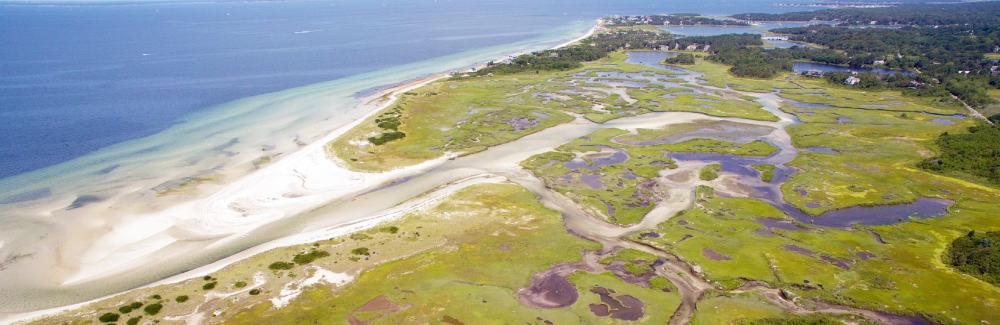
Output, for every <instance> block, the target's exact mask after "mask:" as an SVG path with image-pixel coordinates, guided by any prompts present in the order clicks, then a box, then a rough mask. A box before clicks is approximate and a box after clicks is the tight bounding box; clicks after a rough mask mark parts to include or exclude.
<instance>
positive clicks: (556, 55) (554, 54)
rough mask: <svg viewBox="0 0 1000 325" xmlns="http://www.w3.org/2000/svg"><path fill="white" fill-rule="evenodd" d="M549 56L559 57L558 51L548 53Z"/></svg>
mask: <svg viewBox="0 0 1000 325" xmlns="http://www.w3.org/2000/svg"><path fill="white" fill-rule="evenodd" d="M549 57H550V58H558V57H559V52H552V53H549Z"/></svg>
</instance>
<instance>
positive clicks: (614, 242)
mask: <svg viewBox="0 0 1000 325" xmlns="http://www.w3.org/2000/svg"><path fill="white" fill-rule="evenodd" d="M635 54H638V55H635ZM657 54H659V56H658V55H657ZM663 56H665V53H653V52H635V53H630V59H629V61H627V62H630V63H637V64H644V65H647V66H653V67H655V68H660V69H669V70H671V71H672V72H674V73H681V75H679V76H675V77H680V78H682V79H684V80H685V81H686V82H688V83H692V84H696V83H697V82H696V80H697V79H698V78H699V77H700V76H701V75H700V74H698V73H695V72H691V71H687V70H680V69H677V68H673V67H665V66H662V65H659V64H658V63H656V62H658V61H660V60H662V59H663ZM702 87H704V88H706V89H709V90H721V89H717V88H712V87H705V86H702ZM729 91H731V90H729ZM740 94H741V95H747V96H754V97H756V98H757V101H758V102H759V103H760V104H762V105H763V107H764V109H765V110H767V111H768V112H770V113H772V114H774V115H775V116H778V117H779V118H780V120H779V121H777V122H764V121H755V120H746V119H740V118H721V117H713V116H707V115H703V114H697V113H683V112H667V113H650V114H644V115H640V116H635V117H626V118H620V119H615V120H612V121H609V122H607V123H604V124H597V123H594V122H591V121H589V120H586V119H584V118H582V117H578V118H577V119H576V120H574V121H572V122H570V123H566V124H562V125H558V126H555V127H552V128H549V129H546V130H542V131H540V132H537V133H535V134H532V135H529V136H526V137H524V138H521V139H518V140H515V141H513V142H509V143H506V144H502V145H498V146H495V147H491V148H489V149H488V150H486V151H484V152H481V153H477V154H473V155H468V156H464V157H458V158H456V159H453V160H448V161H444V162H443V163H441V164H440V165H438V166H436V167H434V168H432V169H430V170H428V171H426V172H424V173H421V174H419V175H415V176H411V177H408V178H403V179H398V180H396V181H394V182H392V183H389V184H387V185H383V186H381V187H379V188H377V189H374V190H371V191H368V192H366V193H363V194H360V195H358V196H357V197H369V198H373V199H370V200H365V201H364V202H363V203H358V202H352V201H351V200H349V199H344V200H340V201H337V202H335V203H332V204H329V205H326V206H324V207H322V208H319V209H316V210H313V211H311V212H309V213H306V214H303V215H299V216H296V217H293V218H287V219H284V220H282V221H279V222H277V223H275V224H272V225H271V226H268V227H265V228H268V229H261V230H260V231H262V232H271V233H289V234H290V233H301V232H303V229H302V227H303V225H305V228H306V231H309V230H311V229H322V228H326V227H336V226H337V225H339V224H345V223H351V222H352V221H356V220H360V219H364V218H367V217H369V216H372V215H380V214H381V213H384V211H388V210H390V209H391V208H392V207H394V206H397V205H399V204H403V203H404V202H407V201H410V202H409V203H407V204H408V205H412V204H419V202H420V201H421V200H429V199H432V198H433V197H434V196H433V195H423V196H421V197H417V198H413V196H412V195H413V193H433V192H434V191H435V189H437V188H444V187H446V186H447V185H449V184H453V185H458V184H463V183H470V182H465V180H468V179H473V178H476V177H480V176H487V175H489V176H501V177H504V178H506V179H508V180H510V181H512V182H515V183H517V184H520V185H521V186H523V187H525V188H527V189H528V190H530V191H532V192H534V193H535V194H537V195H538V196H539V197H541V200H542V202H543V203H544V204H545V206H547V207H549V208H551V209H554V210H557V211H559V212H560V213H562V215H563V217H564V219H565V224H566V228H567V229H568V230H569V231H571V232H572V233H573V234H576V235H577V236H580V237H583V238H586V239H590V240H593V241H597V242H600V243H602V244H603V245H604V247H605V248H604V252H609V251H612V250H614V249H617V248H633V249H638V250H642V251H645V252H648V253H652V254H654V255H656V256H658V257H659V258H660V263H658V264H659V266H658V267H657V268H656V274H657V275H660V276H663V277H665V278H667V279H669V280H670V281H671V282H673V284H674V285H675V286H676V287H677V288H678V289H679V291H680V294H681V297H682V303H681V305H680V307H679V308H678V310H677V311H676V312H675V314H674V317H673V318H672V319H671V320H670V324H685V323H687V321H688V319H689V318H690V317H691V315H692V314H693V312H694V310H695V304H696V303H697V301H698V300H699V299H700V297H701V296H702V294H703V293H704V292H705V291H707V290H711V289H714V288H715V286H713V285H712V284H710V283H708V282H706V281H705V280H704V279H703V278H702V277H701V276H699V275H698V274H697V273H696V272H695V271H694V270H693V269H692V267H691V266H690V265H688V264H687V263H686V262H684V261H682V260H681V259H679V258H678V257H676V256H674V255H671V254H668V253H666V252H663V251H661V250H658V249H655V248H652V247H648V246H645V245H643V244H639V243H635V242H632V241H629V240H625V239H623V237H624V236H628V235H632V234H636V233H641V232H645V231H649V230H651V229H654V228H655V227H656V226H657V225H658V224H660V223H662V222H664V221H666V220H668V219H669V218H670V217H672V216H674V215H675V214H676V213H677V212H679V211H682V210H685V209H687V208H689V207H690V206H691V205H692V204H693V201H694V200H693V198H694V188H695V186H697V185H702V184H708V185H711V186H713V187H715V188H716V193H719V194H720V195H728V196H734V197H755V198H760V199H763V200H765V201H767V202H769V203H771V204H772V205H774V206H776V207H778V208H779V209H781V210H782V211H785V212H786V213H787V214H788V215H789V216H791V217H793V218H795V219H796V220H798V221H800V222H804V223H813V224H816V225H820V226H828V227H849V226H850V225H851V224H855V223H859V224H887V223H892V222H896V220H898V219H899V218H904V219H905V218H906V217H909V216H913V215H919V216H922V217H940V216H943V215H944V212H945V208H946V207H947V205H948V204H949V202H937V201H930V200H920V201H918V202H916V203H912V204H903V205H896V206H886V207H874V208H852V209H845V210H837V211H831V212H828V213H826V214H823V215H820V216H809V215H806V214H805V213H803V212H802V211H800V210H798V209H796V208H794V207H793V206H791V205H790V204H788V203H786V202H785V201H784V200H783V199H782V194H781V190H780V185H781V183H782V182H784V181H785V180H787V179H788V176H789V175H790V174H791V173H792V172H793V171H792V170H791V169H790V168H788V167H785V166H784V165H783V164H784V163H786V162H789V161H791V160H792V159H794V158H795V157H796V155H797V154H798V152H799V149H796V148H795V147H793V146H792V145H791V138H790V137H789V135H788V133H786V132H785V130H784V127H786V126H788V125H792V124H796V123H800V122H799V120H798V119H797V118H796V117H795V116H793V115H790V114H787V113H785V112H783V111H781V110H780V109H779V108H778V103H779V101H781V100H782V99H780V98H779V97H778V96H777V95H776V94H774V93H770V94H760V93H742V92H741V93H740ZM696 120H712V121H729V122H736V123H743V124H750V125H758V126H764V127H768V128H772V129H773V131H771V132H770V133H769V134H767V135H764V136H760V137H754V136H749V137H746V138H745V139H740V140H742V141H741V142H746V141H752V140H755V139H760V140H764V141H767V142H769V143H771V144H773V145H774V146H775V147H777V148H778V149H779V151H778V152H777V153H776V154H774V155H771V156H768V157H763V158H744V157H736V156H731V155H722V154H676V155H675V154H671V155H670V157H671V158H672V159H674V160H675V161H676V162H677V164H678V166H679V167H678V168H677V169H672V170H664V171H661V174H660V176H661V177H659V178H657V179H656V181H657V182H659V183H661V184H662V185H664V186H665V187H667V188H670V190H669V193H668V194H669V197H668V198H667V199H666V200H664V201H662V202H659V203H658V204H657V206H656V208H655V209H653V211H651V212H650V213H649V214H648V215H647V216H646V217H645V218H644V219H643V220H642V221H641V222H640V223H638V224H635V225H632V226H630V227H619V226H615V225H611V224H609V223H607V222H604V221H602V220H599V219H597V218H595V217H594V216H592V215H590V214H588V213H587V212H585V211H584V209H583V208H581V207H580V206H579V205H578V204H577V203H575V202H573V200H571V199H569V198H567V197H565V196H563V195H562V194H560V193H558V192H557V191H555V190H552V189H550V188H548V187H546V185H545V183H544V181H542V180H541V179H540V178H538V177H535V176H534V175H533V174H532V173H531V172H527V171H525V170H523V169H522V168H521V167H520V166H519V165H518V163H520V162H521V161H523V160H526V159H528V158H530V157H531V156H533V155H536V154H541V153H545V152H548V151H551V150H553V149H555V148H556V147H558V146H560V145H562V144H564V143H567V142H570V141H572V140H575V139H577V138H580V137H583V136H586V135H588V134H590V133H593V132H594V131H597V130H599V129H602V128H618V129H625V130H630V131H634V130H635V129H637V128H659V127H664V126H667V125H671V124H681V123H689V122H692V121H696ZM709 137H710V136H709ZM710 163H721V165H722V166H723V168H722V171H721V174H722V175H723V177H720V180H719V181H716V182H711V183H706V182H704V181H701V180H699V179H698V177H697V171H698V170H700V169H701V167H703V166H705V165H707V164H710ZM750 164H774V165H775V166H776V168H775V179H774V180H772V181H771V182H763V181H761V180H760V179H759V178H758V177H757V174H756V173H755V172H753V171H751V169H750V167H749V165H750ZM470 184H471V183H470ZM331 216H332V217H331ZM276 230H279V231H277V232H276ZM251 237H252V236H251ZM604 252H602V253H604ZM589 259H590V258H586V257H585V260H589ZM594 264H595V263H586V262H584V263H582V266H580V268H579V269H581V270H586V269H587V268H588V267H586V265H591V267H593V265H594ZM561 268H562V269H565V268H566V267H565V266H563V267H561ZM565 271H566V270H562V271H561V272H559V270H555V269H554V270H550V271H549V272H547V273H546V276H548V274H549V273H551V274H560V273H565ZM563 276H565V275H563ZM538 278H539V277H537V276H536V279H538ZM747 290H760V291H761V292H763V293H764V295H765V297H767V298H768V299H770V300H771V301H772V302H774V303H776V304H778V305H779V306H782V307H784V308H786V309H787V310H789V311H790V312H792V313H796V314H808V313H813V312H830V313H851V314H857V315H861V316H864V317H867V318H869V319H872V320H874V321H877V322H879V323H883V324H930V323H929V322H927V321H926V320H924V319H922V318H919V317H904V316H897V315H889V314H884V313H879V312H874V311H868V310H861V309H856V308H851V307H843V306H835V305H824V306H823V308H820V309H819V310H815V311H812V310H806V309H803V308H801V307H798V306H796V305H795V304H794V303H793V302H791V301H789V300H786V297H785V296H784V295H783V294H782V293H781V292H780V291H779V290H777V289H773V288H768V287H765V286H762V285H757V286H752V287H746V288H740V289H739V290H736V291H737V292H739V291H747Z"/></svg>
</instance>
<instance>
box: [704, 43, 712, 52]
mask: <svg viewBox="0 0 1000 325" xmlns="http://www.w3.org/2000/svg"><path fill="white" fill-rule="evenodd" d="M710 47H712V44H705V48H704V49H702V51H705V52H708V48H710Z"/></svg>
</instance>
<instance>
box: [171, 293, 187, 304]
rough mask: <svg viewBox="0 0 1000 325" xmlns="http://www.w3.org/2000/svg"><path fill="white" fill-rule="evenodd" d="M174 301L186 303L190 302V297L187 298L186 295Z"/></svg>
mask: <svg viewBox="0 0 1000 325" xmlns="http://www.w3.org/2000/svg"><path fill="white" fill-rule="evenodd" d="M174 301H176V302H178V303H183V302H186V301H188V296H186V295H181V296H177V298H174Z"/></svg>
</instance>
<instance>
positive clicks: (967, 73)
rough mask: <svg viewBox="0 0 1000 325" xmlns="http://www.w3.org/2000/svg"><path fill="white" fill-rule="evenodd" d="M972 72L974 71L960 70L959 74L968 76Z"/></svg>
mask: <svg viewBox="0 0 1000 325" xmlns="http://www.w3.org/2000/svg"><path fill="white" fill-rule="evenodd" d="M970 72H972V70H958V74H964V75H966V76H968V75H969V73H970Z"/></svg>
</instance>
